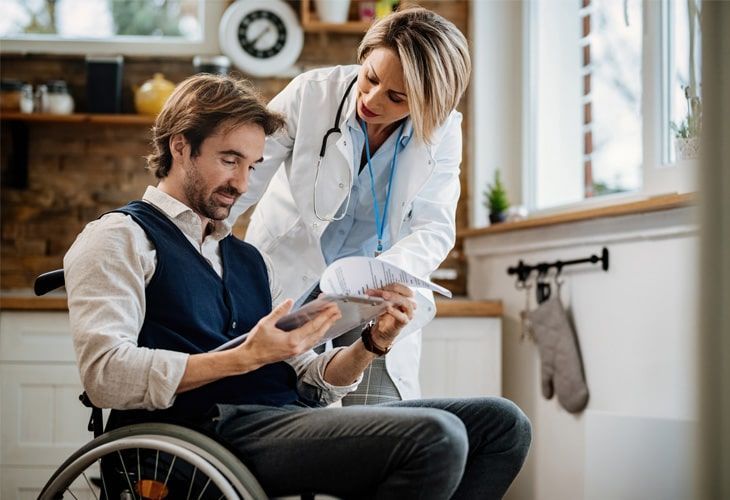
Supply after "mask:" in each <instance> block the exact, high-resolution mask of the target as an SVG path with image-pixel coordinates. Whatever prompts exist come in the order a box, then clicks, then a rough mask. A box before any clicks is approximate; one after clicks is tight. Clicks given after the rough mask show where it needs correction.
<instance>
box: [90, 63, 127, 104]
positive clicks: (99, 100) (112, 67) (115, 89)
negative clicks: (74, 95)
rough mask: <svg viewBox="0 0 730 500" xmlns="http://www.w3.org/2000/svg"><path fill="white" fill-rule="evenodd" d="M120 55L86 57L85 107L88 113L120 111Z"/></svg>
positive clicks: (122, 68) (121, 70) (122, 65)
mask: <svg viewBox="0 0 730 500" xmlns="http://www.w3.org/2000/svg"><path fill="white" fill-rule="evenodd" d="M123 70H124V58H123V57H122V56H111V57H105V56H87V57H86V107H87V110H88V112H89V113H121V112H122V72H123Z"/></svg>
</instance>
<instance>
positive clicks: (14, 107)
mask: <svg viewBox="0 0 730 500" xmlns="http://www.w3.org/2000/svg"><path fill="white" fill-rule="evenodd" d="M22 89H23V82H21V81H18V80H1V81H0V109H2V110H3V111H20V95H21V91H22Z"/></svg>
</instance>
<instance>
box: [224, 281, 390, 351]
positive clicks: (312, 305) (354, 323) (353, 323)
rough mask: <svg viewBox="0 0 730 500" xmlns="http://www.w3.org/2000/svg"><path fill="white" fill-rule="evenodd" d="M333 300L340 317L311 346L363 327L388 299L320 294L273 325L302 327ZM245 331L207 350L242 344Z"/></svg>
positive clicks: (245, 335)
mask: <svg viewBox="0 0 730 500" xmlns="http://www.w3.org/2000/svg"><path fill="white" fill-rule="evenodd" d="M331 303H335V304H337V307H338V308H339V309H340V313H341V314H342V317H341V318H340V319H338V320H337V321H336V322H335V324H334V325H332V327H331V328H330V329H329V330H328V331H327V333H325V335H324V337H323V338H322V339H321V340H320V341H319V342H318V343H317V344H316V345H315V346H314V347H317V346H318V345H322V344H324V343H325V342H327V341H329V340H332V339H335V338H337V337H339V336H340V335H342V334H343V333H346V332H349V331H350V330H352V329H354V328H357V327H361V326H364V325H365V324H366V323H367V322H369V321H370V320H373V319H375V318H377V317H378V316H379V315H380V314H381V313H383V312H385V310H386V309H387V307H388V305H389V304H390V302H388V301H387V300H384V299H382V298H381V297H368V296H365V295H332V294H324V295H322V296H320V297H318V298H316V299H314V300H313V301H311V302H308V303H306V304H304V305H303V306H302V307H300V308H299V309H297V310H296V311H292V312H290V313H289V314H287V315H286V316H284V317H282V318H281V319H279V321H277V322H276V327H277V328H279V329H281V330H284V331H291V330H295V329H297V328H299V327H300V326H303V325H304V324H306V323H307V322H309V321H311V320H313V319H314V318H315V317H316V316H317V314H318V313H319V312H320V311H321V310H322V309H324V307H325V306H326V305H327V304H331ZM247 336H248V333H244V334H243V335H240V336H238V337H236V338H235V339H232V340H229V341H228V342H226V343H225V344H223V345H221V346H219V347H216V348H215V349H213V350H212V351H211V352H218V351H224V350H226V349H231V348H233V347H236V346H237V345H239V344H241V343H243V341H244V340H246V337H247Z"/></svg>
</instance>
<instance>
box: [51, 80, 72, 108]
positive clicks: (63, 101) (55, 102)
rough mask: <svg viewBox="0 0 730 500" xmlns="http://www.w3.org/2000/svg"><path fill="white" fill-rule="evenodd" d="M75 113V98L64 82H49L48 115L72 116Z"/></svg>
mask: <svg viewBox="0 0 730 500" xmlns="http://www.w3.org/2000/svg"><path fill="white" fill-rule="evenodd" d="M73 111H74V100H73V97H71V95H70V94H69V93H68V87H67V86H66V82H64V81H63V80H52V81H50V82H48V113H51V114H54V115H70V114H71V113H73Z"/></svg>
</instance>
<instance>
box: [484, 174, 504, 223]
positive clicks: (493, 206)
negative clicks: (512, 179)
mask: <svg viewBox="0 0 730 500" xmlns="http://www.w3.org/2000/svg"><path fill="white" fill-rule="evenodd" d="M484 206H485V207H486V208H487V210H489V222H490V223H491V224H497V223H499V222H504V220H505V219H506V218H507V209H508V208H509V200H508V199H507V191H505V189H504V185H503V184H502V178H501V177H500V174H499V170H497V171H496V172H495V173H494V183H493V184H488V185H487V189H486V190H485V191H484Z"/></svg>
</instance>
